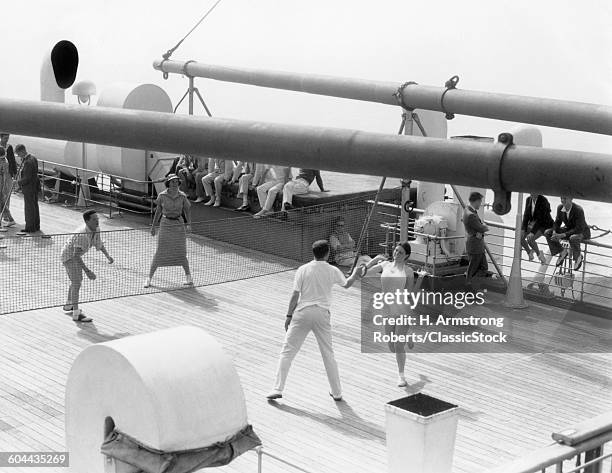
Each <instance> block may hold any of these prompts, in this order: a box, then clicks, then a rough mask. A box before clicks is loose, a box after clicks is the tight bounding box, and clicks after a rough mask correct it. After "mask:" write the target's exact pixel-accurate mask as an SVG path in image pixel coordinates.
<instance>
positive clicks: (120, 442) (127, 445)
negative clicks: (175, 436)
mask: <svg viewBox="0 0 612 473" xmlns="http://www.w3.org/2000/svg"><path fill="white" fill-rule="evenodd" d="M259 445H261V440H259V437H258V436H257V434H256V433H255V432H253V427H252V426H250V425H247V426H246V427H245V428H244V429H242V430H241V431H239V432H238V433H236V434H235V435H233V436H232V437H231V438H229V439H228V440H226V441H225V442H217V443H215V444H213V445H210V446H208V447H203V448H196V449H192V450H182V451H175V452H162V451H160V450H155V449H153V448H150V447H147V446H145V445H142V444H141V443H139V442H138V441H137V440H136V439H133V438H132V437H130V436H129V435H127V434H124V433H123V432H121V431H119V430H117V429H114V430H113V431H112V432H111V433H110V434H108V436H107V437H106V439H105V440H104V443H103V444H102V447H101V452H102V453H103V454H104V455H106V456H109V457H112V458H114V459H115V460H119V461H121V462H124V463H127V464H128V465H131V466H132V467H133V469H131V470H126V473H191V472H193V471H197V470H199V469H201V468H206V467H213V466H223V465H227V464H228V463H230V462H231V461H232V460H233V459H234V458H236V457H237V456H239V455H242V454H243V453H244V452H246V451H248V450H252V449H253V448H255V447H258V446H259Z"/></svg>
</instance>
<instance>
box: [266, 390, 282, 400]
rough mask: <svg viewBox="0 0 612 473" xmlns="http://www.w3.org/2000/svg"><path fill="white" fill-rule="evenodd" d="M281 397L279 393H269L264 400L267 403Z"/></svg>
mask: <svg viewBox="0 0 612 473" xmlns="http://www.w3.org/2000/svg"><path fill="white" fill-rule="evenodd" d="M282 397H283V393H281V392H280V391H271V392H270V393H269V394H268V395H267V396H266V399H267V400H268V401H274V400H275V399H280V398H282Z"/></svg>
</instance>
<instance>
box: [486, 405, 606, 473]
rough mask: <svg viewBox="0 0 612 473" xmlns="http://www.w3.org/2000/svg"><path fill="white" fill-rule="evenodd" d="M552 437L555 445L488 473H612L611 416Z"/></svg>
mask: <svg viewBox="0 0 612 473" xmlns="http://www.w3.org/2000/svg"><path fill="white" fill-rule="evenodd" d="M564 434H567V435H564ZM552 437H553V439H555V440H556V443H554V444H552V445H548V446H546V447H543V448H541V449H539V450H536V451H534V452H531V453H528V454H527V455H524V456H523V457H522V458H520V459H518V460H515V461H513V462H511V463H509V464H507V465H503V466H501V467H498V468H495V469H493V470H492V471H490V472H489V473H604V472H610V471H612V452H611V451H610V447H612V424H611V423H610V413H608V414H603V415H601V416H599V417H596V418H594V419H589V420H587V421H585V422H583V423H582V424H578V425H576V426H573V427H571V428H570V429H566V430H564V431H562V432H560V433H555V434H553V435H552Z"/></svg>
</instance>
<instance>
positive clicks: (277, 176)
mask: <svg viewBox="0 0 612 473" xmlns="http://www.w3.org/2000/svg"><path fill="white" fill-rule="evenodd" d="M268 175H270V180H269V181H267V182H265V183H263V184H262V185H260V186H259V187H258V188H257V198H258V199H259V205H260V206H261V210H260V211H259V212H257V213H256V214H255V215H253V217H254V218H261V217H265V216H267V215H270V214H272V213H274V211H273V210H272V206H273V205H274V201H275V200H276V196H277V195H278V193H279V192H280V191H281V190H282V189H283V186H284V185H285V184H286V183H287V182H289V181H290V180H291V168H290V167H284V166H272V167H271V169H270V170H269V171H268Z"/></svg>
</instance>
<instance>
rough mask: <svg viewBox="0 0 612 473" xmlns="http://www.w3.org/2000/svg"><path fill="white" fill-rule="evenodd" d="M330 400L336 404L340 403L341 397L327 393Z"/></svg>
mask: <svg viewBox="0 0 612 473" xmlns="http://www.w3.org/2000/svg"><path fill="white" fill-rule="evenodd" d="M329 395H330V396H331V398H332V399H333V400H334V401H336V402H342V396H334V395H333V394H332V393H329Z"/></svg>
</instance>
